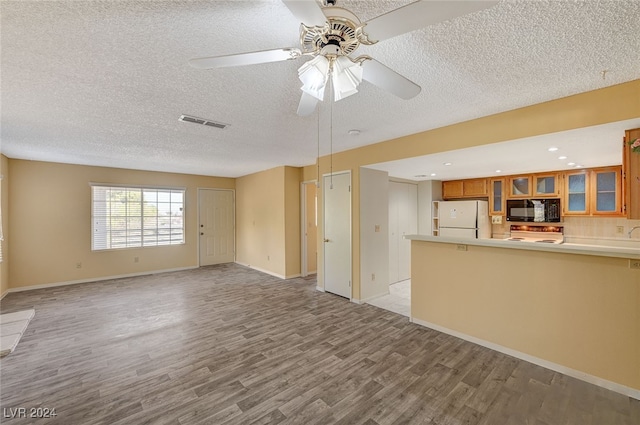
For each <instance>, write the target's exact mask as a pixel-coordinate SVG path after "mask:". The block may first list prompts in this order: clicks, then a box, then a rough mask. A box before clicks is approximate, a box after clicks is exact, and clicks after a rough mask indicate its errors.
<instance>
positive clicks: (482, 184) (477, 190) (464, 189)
mask: <svg viewBox="0 0 640 425" xmlns="http://www.w3.org/2000/svg"><path fill="white" fill-rule="evenodd" d="M487 196H489V188H488V186H487V179H467V180H450V181H445V182H442V197H443V198H444V199H459V198H485V197H487Z"/></svg>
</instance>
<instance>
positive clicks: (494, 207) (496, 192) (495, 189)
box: [489, 179, 506, 215]
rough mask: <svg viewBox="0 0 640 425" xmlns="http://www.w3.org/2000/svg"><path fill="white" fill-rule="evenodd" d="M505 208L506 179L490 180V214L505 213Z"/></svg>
mask: <svg viewBox="0 0 640 425" xmlns="http://www.w3.org/2000/svg"><path fill="white" fill-rule="evenodd" d="M505 212H506V209H505V193H504V179H490V180H489V214H490V215H504V214H505Z"/></svg>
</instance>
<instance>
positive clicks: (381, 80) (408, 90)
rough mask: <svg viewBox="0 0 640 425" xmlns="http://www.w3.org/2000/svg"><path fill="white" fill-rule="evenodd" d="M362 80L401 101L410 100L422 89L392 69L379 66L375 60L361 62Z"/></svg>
mask: <svg viewBox="0 0 640 425" xmlns="http://www.w3.org/2000/svg"><path fill="white" fill-rule="evenodd" d="M362 69H363V73H362V79H363V80H367V81H368V82H370V83H371V84H373V85H375V86H378V87H380V88H381V89H384V90H386V91H388V92H389V93H393V94H395V95H396V96H398V97H400V98H402V99H411V98H412V97H415V96H417V95H418V93H420V90H422V88H421V87H420V86H419V85H417V84H416V83H414V82H413V81H411V80H408V79H407V78H405V77H403V76H402V75H400V74H398V73H397V72H395V71H394V70H393V69H391V68H389V67H387V66H385V65H383V64H381V63H380V62H378V61H377V60H375V59H368V60H365V61H364V62H362Z"/></svg>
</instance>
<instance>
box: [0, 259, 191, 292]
mask: <svg viewBox="0 0 640 425" xmlns="http://www.w3.org/2000/svg"><path fill="white" fill-rule="evenodd" d="M197 268H198V266H191V267H177V268H174V269H164V270H151V271H147V272H139V273H128V274H119V275H113V276H103V277H93V278H89V279H79V280H69V281H66V282H52V283H43V284H40V285H31V286H21V287H18V288H9V290H7V292H5V294H6V293H9V292H23V291H32V290H36V289H45V288H55V287H56V286H67V285H77V284H79V283H90V282H100V281H104V280H113V279H122V278H126V277H136V276H148V275H152V274H158V273H170V272H179V271H182V270H192V269H197ZM3 297H4V295H3Z"/></svg>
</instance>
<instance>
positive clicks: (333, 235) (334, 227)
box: [322, 173, 351, 299]
mask: <svg viewBox="0 0 640 425" xmlns="http://www.w3.org/2000/svg"><path fill="white" fill-rule="evenodd" d="M322 189H323V197H322V198H323V200H324V208H323V211H324V214H323V217H324V243H323V245H324V290H325V291H327V292H331V293H333V294H336V295H340V296H342V297H346V298H349V299H351V173H341V174H334V175H333V176H324V177H323V185H322Z"/></svg>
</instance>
